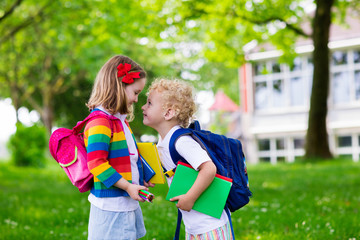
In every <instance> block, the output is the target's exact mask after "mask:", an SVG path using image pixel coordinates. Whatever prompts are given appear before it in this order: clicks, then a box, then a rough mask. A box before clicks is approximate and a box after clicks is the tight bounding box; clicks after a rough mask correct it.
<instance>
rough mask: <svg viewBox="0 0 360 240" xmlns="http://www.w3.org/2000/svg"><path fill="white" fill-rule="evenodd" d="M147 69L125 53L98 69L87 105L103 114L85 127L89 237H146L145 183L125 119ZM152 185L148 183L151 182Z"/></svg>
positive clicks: (141, 88) (136, 151)
mask: <svg viewBox="0 0 360 240" xmlns="http://www.w3.org/2000/svg"><path fill="white" fill-rule="evenodd" d="M145 77H146V73H145V71H144V70H143V69H142V68H141V67H140V66H139V65H138V64H137V63H136V62H134V61H133V60H131V59H130V58H128V57H126V56H121V55H118V56H114V57H112V58H111V59H110V60H108V61H107V62H106V63H105V65H104V66H103V67H102V68H101V69H100V71H99V73H98V75H97V76H96V79H95V84H94V86H93V90H92V93H91V96H90V99H89V102H88V103H87V107H88V108H89V110H90V111H94V110H96V111H103V112H104V113H105V114H111V115H113V116H115V117H117V118H118V119H119V121H109V120H108V119H107V118H105V117H103V118H102V117H100V118H95V119H92V120H90V121H89V122H88V123H87V125H86V127H85V130H84V141H85V146H86V148H87V160H88V167H89V170H90V172H91V173H92V174H93V175H94V186H93V187H92V189H91V190H90V195H89V197H88V200H89V202H90V203H91V208H90V217H89V226H88V228H89V229H88V230H89V231H88V239H138V238H141V237H143V236H144V235H145V233H146V231H145V226H144V220H143V216H142V212H141V208H140V205H139V201H141V202H142V201H143V199H142V198H141V197H140V196H139V194H138V192H139V190H141V189H147V188H146V187H144V186H142V185H143V177H142V174H140V173H142V167H141V161H140V160H139V153H138V150H137V146H136V143H135V140H134V139H135V138H134V136H133V134H132V131H131V129H130V126H129V124H128V122H127V120H126V117H127V115H128V114H130V115H132V104H133V103H136V102H137V101H138V96H139V93H140V92H141V91H142V90H143V88H144V86H145V82H146V78H145ZM147 186H148V185H147Z"/></svg>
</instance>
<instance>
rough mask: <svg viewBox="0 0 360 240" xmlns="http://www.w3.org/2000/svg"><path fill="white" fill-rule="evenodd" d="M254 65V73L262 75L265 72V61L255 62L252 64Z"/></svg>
mask: <svg viewBox="0 0 360 240" xmlns="http://www.w3.org/2000/svg"><path fill="white" fill-rule="evenodd" d="M254 67H255V75H264V74H266V73H267V71H266V64H265V63H256V64H254Z"/></svg>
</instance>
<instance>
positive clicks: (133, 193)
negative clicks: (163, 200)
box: [124, 184, 149, 202]
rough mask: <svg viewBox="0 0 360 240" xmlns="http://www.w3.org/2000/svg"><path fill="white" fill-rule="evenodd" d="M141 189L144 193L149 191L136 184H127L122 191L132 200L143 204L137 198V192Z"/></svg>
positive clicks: (141, 200)
mask: <svg viewBox="0 0 360 240" xmlns="http://www.w3.org/2000/svg"><path fill="white" fill-rule="evenodd" d="M143 189H145V190H146V191H148V190H149V189H148V188H147V187H145V186H141V185H137V184H129V185H128V187H127V188H126V189H124V190H125V191H126V192H127V193H128V194H129V195H130V197H131V198H132V199H134V200H136V201H139V202H144V201H145V200H144V199H142V198H141V197H140V196H139V191H140V190H143Z"/></svg>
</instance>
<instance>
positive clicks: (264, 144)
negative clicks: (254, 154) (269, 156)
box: [258, 139, 270, 151]
mask: <svg viewBox="0 0 360 240" xmlns="http://www.w3.org/2000/svg"><path fill="white" fill-rule="evenodd" d="M258 147H259V151H269V150H270V140H269V139H259V140H258Z"/></svg>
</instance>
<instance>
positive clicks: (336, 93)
mask: <svg viewBox="0 0 360 240" xmlns="http://www.w3.org/2000/svg"><path fill="white" fill-rule="evenodd" d="M332 93H333V101H334V103H335V104H336V103H344V102H349V101H350V79H349V74H348V72H338V73H334V74H333V79H332Z"/></svg>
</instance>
